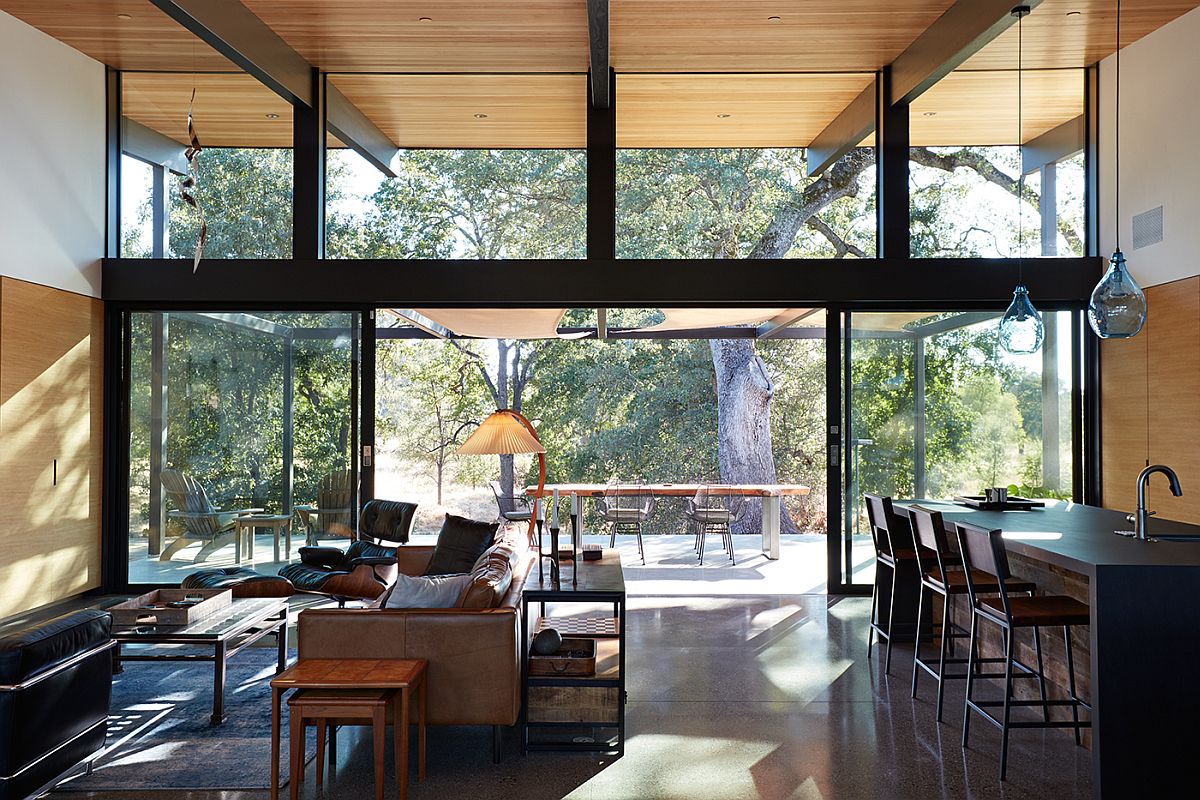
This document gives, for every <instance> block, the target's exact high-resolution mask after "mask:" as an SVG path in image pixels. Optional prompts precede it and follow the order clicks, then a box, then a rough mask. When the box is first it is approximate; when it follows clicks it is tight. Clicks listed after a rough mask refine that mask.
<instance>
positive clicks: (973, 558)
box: [955, 522, 1012, 619]
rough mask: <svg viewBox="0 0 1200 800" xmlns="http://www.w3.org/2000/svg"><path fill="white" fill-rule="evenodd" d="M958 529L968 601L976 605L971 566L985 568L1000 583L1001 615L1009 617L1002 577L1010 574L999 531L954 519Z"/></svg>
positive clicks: (972, 568) (974, 568)
mask: <svg viewBox="0 0 1200 800" xmlns="http://www.w3.org/2000/svg"><path fill="white" fill-rule="evenodd" d="M955 527H956V528H957V529H958V547H959V550H961V551H962V558H963V568H964V570H965V572H966V577H967V592H968V594H969V595H970V597H971V605H973V606H978V605H979V602H980V601H979V599H978V597H979V591H978V587H977V585H976V584H975V582H974V580H972V575H971V572H972V570H978V571H980V572H986V573H987V574H988V575H992V576H993V577H995V578H996V583H997V585H998V586H999V587H1000V600H1001V603H1002V604H1003V606H1004V616H1005V617H1008V618H1009V619H1011V618H1012V610H1011V609H1010V608H1009V604H1008V590H1007V588H1006V587H1005V581H1006V580H1007V579H1008V578H1009V577H1010V576H1011V573H1010V572H1009V569H1008V554H1007V552H1006V551H1005V549H1004V539H1003V538H1002V537H1003V532H1002V531H1000V530H998V529H997V530H989V529H988V528H981V527H980V526H978V525H972V524H971V523H969V522H956V523H955Z"/></svg>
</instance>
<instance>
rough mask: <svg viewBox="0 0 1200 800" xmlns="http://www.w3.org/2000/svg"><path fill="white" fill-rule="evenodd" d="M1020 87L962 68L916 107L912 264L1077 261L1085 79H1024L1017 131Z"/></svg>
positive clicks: (1075, 75)
mask: <svg viewBox="0 0 1200 800" xmlns="http://www.w3.org/2000/svg"><path fill="white" fill-rule="evenodd" d="M1014 66H1015V65H1014ZM1017 80H1018V76H1017V73H1016V71H1003V72H1001V71H978V70H958V71H955V72H952V73H951V74H950V75H947V76H946V77H945V78H943V79H942V80H941V81H939V82H938V83H937V84H936V85H935V86H933V87H932V88H931V89H929V90H928V91H927V92H926V93H925V94H923V95H921V96H920V97H919V98H917V99H916V100H915V101H914V102H913V104H912V106H911V109H910V116H909V127H910V131H909V135H910V139H911V142H912V145H913V146H912V149H911V150H910V163H909V170H910V174H909V189H910V192H911V207H910V208H911V212H910V213H911V252H912V255H913V256H916V257H922V258H954V257H957V258H1015V257H1017V256H1018V255H1022V256H1025V257H1031V256H1033V257H1036V256H1081V255H1083V234H1084V202H1083V201H1084V185H1085V180H1084V171H1083V154H1082V150H1083V130H1084V128H1083V124H1082V114H1083V111H1084V108H1083V105H1084V103H1083V101H1084V76H1083V71H1082V70H1075V69H1062V70H1026V71H1025V72H1024V73H1022V75H1021V81H1022V87H1021V90H1022V91H1021V95H1022V97H1021V100H1022V102H1021V105H1022V113H1021V115H1020V128H1021V130H1020V131H1018V114H1017V107H1018V91H1017ZM1019 145H1023V146H1024V149H1022V147H1021V146H1019ZM1022 176H1023V177H1024V184H1023V186H1022V183H1021V180H1020V178H1021V177H1022ZM1018 194H1019V195H1020V199H1019V200H1018Z"/></svg>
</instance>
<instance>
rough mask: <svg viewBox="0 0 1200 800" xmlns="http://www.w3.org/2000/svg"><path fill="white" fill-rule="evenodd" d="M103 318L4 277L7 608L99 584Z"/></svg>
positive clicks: (0, 351) (87, 302)
mask: <svg viewBox="0 0 1200 800" xmlns="http://www.w3.org/2000/svg"><path fill="white" fill-rule="evenodd" d="M103 323H104V313H103V304H102V303H101V301H99V300H97V299H95V298H91V297H84V296H82V295H77V294H72V293H71V292H65V291H62V290H59V289H52V288H50V287H48V286H40V285H37V284H33V283H26V282H24V281H19V280H15V279H13V278H7V277H5V278H0V565H2V567H0V568H2V569H3V575H4V578H3V580H0V618H3V617H6V616H10V615H13V614H18V613H21V612H23V611H27V610H29V609H32V608H36V607H38V606H43V605H46V604H48V603H52V602H55V601H57V600H61V599H63V598H65V597H70V596H71V595H75V594H78V593H80V592H83V591H85V590H87V589H92V588H95V587H97V586H99V585H100V561H101V555H100V503H101V494H100V490H101V485H100V482H101V463H102V461H101V459H102V432H103V381H104V372H103V362H104V359H103V347H104V337H103Z"/></svg>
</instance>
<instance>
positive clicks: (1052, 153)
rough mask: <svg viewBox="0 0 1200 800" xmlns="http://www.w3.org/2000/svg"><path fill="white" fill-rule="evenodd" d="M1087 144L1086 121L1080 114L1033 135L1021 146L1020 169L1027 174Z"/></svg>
mask: <svg viewBox="0 0 1200 800" xmlns="http://www.w3.org/2000/svg"><path fill="white" fill-rule="evenodd" d="M1086 145H1087V121H1086V120H1085V119H1084V115H1083V114H1080V115H1079V116H1078V117H1075V119H1071V120H1067V121H1066V122H1064V123H1063V124H1062V125H1059V126H1057V127H1055V128H1051V129H1050V130H1048V131H1046V132H1045V133H1043V134H1042V135H1041V136H1037V137H1034V138H1033V139H1030V140H1029V141H1028V142H1026V143H1025V144H1024V145H1022V147H1021V171H1022V172H1024V173H1025V174H1026V175H1028V174H1029V173H1031V172H1037V171H1038V170H1039V169H1041V168H1042V167H1044V166H1046V165H1047V164H1056V163H1058V162H1059V161H1062V160H1063V159H1064V158H1068V157H1070V156H1073V155H1075V154H1076V153H1078V152H1079V151H1081V150H1083V149H1084V147H1085V146H1086Z"/></svg>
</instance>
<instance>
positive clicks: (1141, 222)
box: [1133, 206, 1163, 250]
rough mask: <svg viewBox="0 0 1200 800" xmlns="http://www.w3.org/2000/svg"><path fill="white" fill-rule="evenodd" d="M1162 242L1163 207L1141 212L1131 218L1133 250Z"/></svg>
mask: <svg viewBox="0 0 1200 800" xmlns="http://www.w3.org/2000/svg"><path fill="white" fill-rule="evenodd" d="M1162 240H1163V207H1162V206H1158V207H1157V208H1152V209H1150V210H1149V211H1143V212H1142V213H1141V214H1137V215H1136V216H1134V218H1133V249H1134V250H1137V249H1139V248H1142V247H1149V246H1150V245H1152V244H1158V243H1159V242H1161V241H1162Z"/></svg>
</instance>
